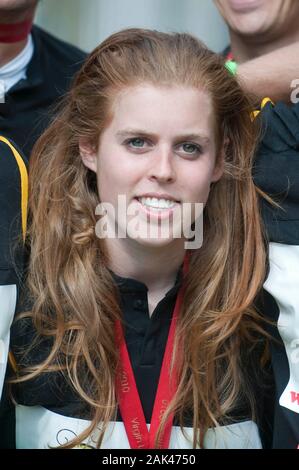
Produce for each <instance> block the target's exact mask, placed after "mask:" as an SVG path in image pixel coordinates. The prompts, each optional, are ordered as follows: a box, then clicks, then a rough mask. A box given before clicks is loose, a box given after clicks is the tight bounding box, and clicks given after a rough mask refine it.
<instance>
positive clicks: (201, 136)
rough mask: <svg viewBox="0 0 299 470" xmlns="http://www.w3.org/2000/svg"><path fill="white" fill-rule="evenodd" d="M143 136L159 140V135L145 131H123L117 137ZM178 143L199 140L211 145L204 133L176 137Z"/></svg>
mask: <svg viewBox="0 0 299 470" xmlns="http://www.w3.org/2000/svg"><path fill="white" fill-rule="evenodd" d="M136 135H138V136H143V137H148V138H152V139H157V138H158V135H157V134H155V133H151V132H148V131H145V130H143V129H123V130H121V131H118V132H117V133H116V137H121V138H124V137H130V136H136ZM175 140H176V141H181V140H197V141H200V142H201V143H202V144H209V143H210V138H209V137H208V136H207V135H205V134H204V133H200V132H198V133H187V134H180V135H177V136H175Z"/></svg>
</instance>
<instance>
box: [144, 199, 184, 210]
mask: <svg viewBox="0 0 299 470" xmlns="http://www.w3.org/2000/svg"><path fill="white" fill-rule="evenodd" d="M138 201H139V202H141V204H143V205H144V206H147V207H150V208H151V209H156V210H161V209H171V208H172V207H174V206H175V205H176V202H175V201H171V200H169V199H157V198H156V197H139V198H138Z"/></svg>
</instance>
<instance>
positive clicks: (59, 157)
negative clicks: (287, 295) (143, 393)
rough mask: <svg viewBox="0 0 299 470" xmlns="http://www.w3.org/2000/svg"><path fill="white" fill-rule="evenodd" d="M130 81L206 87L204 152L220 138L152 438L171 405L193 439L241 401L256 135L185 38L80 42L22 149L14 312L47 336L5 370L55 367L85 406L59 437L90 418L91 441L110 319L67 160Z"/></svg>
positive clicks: (258, 278)
mask: <svg viewBox="0 0 299 470" xmlns="http://www.w3.org/2000/svg"><path fill="white" fill-rule="evenodd" d="M141 83H149V84H153V85H156V86H159V87H161V86H176V85H179V86H186V87H193V88H198V89H201V90H202V89H204V90H205V91H206V92H207V93H208V94H209V95H210V96H211V98H212V103H213V111H214V125H215V130H216V136H217V149H218V154H220V153H221V152H220V149H221V148H222V147H223V146H224V147H225V163H224V175H223V177H222V178H221V179H220V181H218V182H217V183H215V184H213V185H212V188H211V192H210V196H209V199H208V202H207V205H206V207H205V210H204V242H203V246H202V247H201V248H200V249H197V250H192V251H190V268H189V272H188V274H187V276H186V277H185V279H184V283H185V301H184V303H183V308H182V311H181V315H180V318H179V321H178V327H177V332H176V339H175V347H174V351H173V359H172V366H173V364H175V363H177V364H178V363H179V364H181V368H180V375H179V383H178V388H177V392H176V394H175V397H174V399H173V401H172V402H171V404H170V405H169V407H168V409H167V411H166V413H165V414H164V416H163V418H162V420H161V423H160V428H159V432H158V434H157V437H156V446H158V443H159V440H160V436H161V432H162V431H163V427H164V425H165V423H166V421H167V418H168V416H169V413H171V412H174V413H175V416H176V418H177V419H178V421H179V423H180V426H181V428H182V431H183V432H184V434H185V431H184V430H183V423H184V416H185V414H186V412H187V411H188V410H189V411H190V410H191V411H192V416H193V427H194V435H193V442H192V445H193V447H196V446H201V447H202V446H203V445H204V444H203V439H204V435H205V432H206V430H207V429H208V428H210V427H216V426H218V425H221V423H223V422H230V419H232V418H231V416H232V412H233V410H234V408H235V406H236V404H237V403H239V402H240V401H244V400H246V401H247V402H248V403H249V405H250V409H251V410H252V417H253V418H254V414H255V411H254V395H253V392H252V390H251V387H250V380H249V379H248V377H247V375H246V371H244V370H243V368H242V361H243V359H244V357H243V356H244V354H245V355H246V354H248V355H250V352H249V351H251V349H252V348H254V345H255V344H256V343H257V342H258V341H259V340H258V338H259V333H260V332H261V331H262V327H261V325H260V318H259V315H258V313H257V312H256V310H255V308H254V301H255V298H256V296H257V293H258V291H259V290H260V288H261V286H262V283H263V280H264V277H265V248H264V240H263V233H262V228H261V221H260V212H259V206H258V192H259V191H258V190H257V188H256V187H255V185H254V183H253V180H252V175H251V172H252V162H253V156H254V151H255V147H256V142H257V138H258V130H257V128H256V124H255V122H253V121H252V119H251V117H250V111H251V109H252V107H251V106H252V104H251V102H250V100H249V99H248V97H247V96H246V95H245V93H244V92H243V91H242V89H241V87H240V85H239V84H238V82H237V80H236V79H235V77H233V76H231V75H230V73H229V72H228V71H227V70H226V68H225V67H224V63H223V59H222V58H221V57H220V56H218V55H217V54H215V53H213V52H211V51H210V50H208V49H207V48H206V47H205V46H204V45H203V44H202V43H201V42H200V41H199V40H197V39H196V38H194V37H192V36H191V35H189V34H178V33H175V34H165V33H161V32H156V31H149V30H143V29H127V30H124V31H121V32H119V33H116V34H113V35H112V36H110V37H109V38H108V39H106V40H105V41H104V42H103V43H102V44H101V45H100V46H98V47H97V48H96V49H95V50H94V51H93V52H92V53H91V54H90V55H89V57H88V58H87V60H86V62H85V64H84V65H83V67H82V68H81V70H80V72H79V73H78V75H77V76H76V79H75V81H74V83H73V86H72V88H71V90H70V92H69V94H68V95H67V97H66V99H65V100H64V103H63V106H62V109H61V110H60V112H59V114H58V115H57V117H56V118H55V120H54V121H53V123H52V124H51V125H50V127H49V128H48V130H47V131H46V132H45V133H44V134H43V135H42V136H41V138H40V139H39V140H38V142H37V144H36V146H35V148H34V151H33V155H32V158H31V166H30V188H31V197H30V202H29V207H30V230H29V233H28V243H30V245H31V256H30V266H29V274H28V286H29V292H30V296H31V298H32V302H33V307H32V309H31V310H30V312H25V313H23V317H24V316H30V317H31V318H32V320H33V323H34V325H35V327H36V330H37V341H39V339H41V338H44V337H49V338H51V339H52V340H53V347H52V349H51V351H50V352H49V354H48V356H47V358H46V359H45V360H44V361H43V362H42V363H39V364H36V365H32V366H30V367H27V368H26V369H25V370H21V372H20V373H19V376H18V379H17V381H18V382H22V381H25V380H29V379H33V378H34V377H37V376H38V375H40V374H42V373H45V372H46V373H51V372H52V371H53V372H54V371H57V370H59V371H61V373H62V374H65V376H66V377H67V380H68V381H69V382H70V383H71V384H72V386H73V388H74V389H75V390H76V392H77V393H78V395H79V396H80V397H81V398H82V400H83V402H85V403H86V404H87V405H88V406H89V407H90V409H91V412H92V420H91V424H90V426H89V427H88V429H86V430H85V431H84V432H83V433H82V434H80V435H79V436H78V437H77V438H76V439H74V440H73V441H71V442H69V443H68V444H66V445H65V447H73V446H75V445H77V444H79V443H81V442H82V441H83V440H85V439H87V437H88V436H89V435H90V434H91V433H92V432H93V431H94V430H95V428H96V427H97V428H98V429H100V432H99V437H98V440H97V446H99V447H100V446H101V443H102V440H103V437H104V433H105V430H106V429H107V426H108V424H109V421H111V420H114V419H115V417H116V412H117V402H116V392H115V378H116V373H117V371H118V364H119V354H118V350H117V348H116V345H115V329H114V325H115V321H116V320H117V319H122V312H121V309H120V302H119V294H118V291H117V288H116V286H115V284H114V281H113V278H112V276H111V274H110V272H109V270H108V262H109V260H108V258H107V254H106V252H105V246H104V243H103V241H101V240H99V239H98V238H97V237H96V235H95V225H96V222H97V220H96V217H95V208H96V205H97V204H98V203H99V197H98V191H97V186H96V178H95V175H94V174H93V173H92V172H91V171H90V170H88V169H87V168H86V167H85V166H84V165H83V163H82V161H81V157H80V154H79V140H80V139H84V140H85V141H86V140H87V141H89V142H90V143H92V144H93V145H94V146H95V147H98V145H99V142H100V136H101V132H102V131H103V129H104V128H105V126H106V125H107V123H108V122H109V121H110V119H111V118H112V103H113V100H114V98H115V96H116V95H117V94H118V93H119V92H120V91H122V90H123V89H124V88H126V87H131V86H135V85H139V84H141ZM99 424H100V428H99Z"/></svg>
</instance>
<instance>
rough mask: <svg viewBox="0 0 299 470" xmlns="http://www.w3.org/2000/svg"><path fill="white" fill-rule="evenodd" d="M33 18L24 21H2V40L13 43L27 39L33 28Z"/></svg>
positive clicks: (0, 27) (0, 33) (0, 26)
mask: <svg viewBox="0 0 299 470" xmlns="http://www.w3.org/2000/svg"><path fill="white" fill-rule="evenodd" d="M32 21H33V19H32V18H30V20H26V21H23V22H22V23H12V24H1V23H0V42H5V43H13V42H19V41H23V39H26V38H27V36H28V34H29V33H30V31H31V28H32Z"/></svg>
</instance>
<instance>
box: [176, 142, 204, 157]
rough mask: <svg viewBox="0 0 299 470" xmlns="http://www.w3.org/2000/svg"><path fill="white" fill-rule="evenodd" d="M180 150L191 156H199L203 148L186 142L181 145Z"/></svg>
mask: <svg viewBox="0 0 299 470" xmlns="http://www.w3.org/2000/svg"><path fill="white" fill-rule="evenodd" d="M179 148H180V149H182V150H183V152H184V153H187V154H189V155H197V154H199V153H201V147H200V146H199V145H197V144H192V143H188V142H185V143H184V144H181V145H180V146H179Z"/></svg>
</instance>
